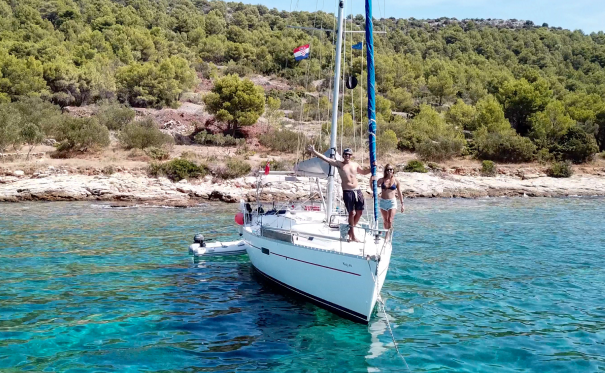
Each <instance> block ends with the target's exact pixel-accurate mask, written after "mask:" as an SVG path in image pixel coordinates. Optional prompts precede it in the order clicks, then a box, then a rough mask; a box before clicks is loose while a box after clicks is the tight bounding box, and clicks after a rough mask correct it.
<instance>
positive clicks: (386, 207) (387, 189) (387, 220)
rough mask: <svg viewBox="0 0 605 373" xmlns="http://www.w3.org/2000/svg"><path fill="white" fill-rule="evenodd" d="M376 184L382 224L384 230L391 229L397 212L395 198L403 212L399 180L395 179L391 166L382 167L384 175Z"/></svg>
mask: <svg viewBox="0 0 605 373" xmlns="http://www.w3.org/2000/svg"><path fill="white" fill-rule="evenodd" d="M377 184H378V187H379V188H380V189H381V192H380V200H379V207H380V213H381V214H382V223H383V226H384V229H391V228H392V227H393V221H395V213H396V212H397V197H398V198H399V201H401V212H404V211H405V207H404V206H403V195H402V194H401V188H400V184H399V180H397V179H396V178H395V170H394V169H393V166H391V165H390V164H387V165H386V166H384V175H383V177H382V178H380V179H378V182H377ZM370 185H372V178H370Z"/></svg>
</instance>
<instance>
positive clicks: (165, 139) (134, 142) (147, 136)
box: [118, 118, 174, 149]
mask: <svg viewBox="0 0 605 373" xmlns="http://www.w3.org/2000/svg"><path fill="white" fill-rule="evenodd" d="M118 138H119V140H120V143H121V144H122V146H124V147H125V148H126V149H133V148H137V149H145V148H150V147H155V148H161V147H163V146H166V145H172V144H174V139H173V138H172V136H170V135H167V134H165V133H163V132H162V131H160V130H159V129H158V128H157V127H156V125H155V123H154V122H153V120H152V119H150V118H147V119H145V120H142V121H139V122H133V123H129V124H127V125H126V126H125V127H124V129H123V130H122V131H121V132H120V134H119V135H118Z"/></svg>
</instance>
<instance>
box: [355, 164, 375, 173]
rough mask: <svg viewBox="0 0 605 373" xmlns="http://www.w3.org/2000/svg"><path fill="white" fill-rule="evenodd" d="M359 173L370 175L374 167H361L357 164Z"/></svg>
mask: <svg viewBox="0 0 605 373" xmlns="http://www.w3.org/2000/svg"><path fill="white" fill-rule="evenodd" d="M357 173H358V174H361V175H369V174H371V173H372V169H371V168H370V167H366V168H361V167H359V165H357Z"/></svg>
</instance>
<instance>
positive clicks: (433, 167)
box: [426, 162, 442, 171]
mask: <svg viewBox="0 0 605 373" xmlns="http://www.w3.org/2000/svg"><path fill="white" fill-rule="evenodd" d="M426 166H427V167H428V168H429V169H431V170H433V171H441V168H442V167H441V166H439V165H438V164H437V163H434V162H429V163H427V164H426Z"/></svg>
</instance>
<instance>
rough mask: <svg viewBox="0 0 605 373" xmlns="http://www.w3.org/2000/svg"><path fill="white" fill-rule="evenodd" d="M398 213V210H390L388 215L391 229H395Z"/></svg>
mask: <svg viewBox="0 0 605 373" xmlns="http://www.w3.org/2000/svg"><path fill="white" fill-rule="evenodd" d="M396 213H397V209H390V210H389V213H388V219H389V228H392V227H393V223H394V222H395V214H396Z"/></svg>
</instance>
